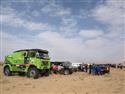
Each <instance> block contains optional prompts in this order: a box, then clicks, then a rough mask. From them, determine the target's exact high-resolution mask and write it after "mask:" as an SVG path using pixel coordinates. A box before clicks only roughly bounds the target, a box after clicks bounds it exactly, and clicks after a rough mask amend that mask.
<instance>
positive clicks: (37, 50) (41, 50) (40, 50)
mask: <svg viewBox="0 0 125 94" xmlns="http://www.w3.org/2000/svg"><path fill="white" fill-rule="evenodd" d="M21 51H36V52H44V53H48V51H47V50H43V49H22V50H17V51H14V52H21Z"/></svg>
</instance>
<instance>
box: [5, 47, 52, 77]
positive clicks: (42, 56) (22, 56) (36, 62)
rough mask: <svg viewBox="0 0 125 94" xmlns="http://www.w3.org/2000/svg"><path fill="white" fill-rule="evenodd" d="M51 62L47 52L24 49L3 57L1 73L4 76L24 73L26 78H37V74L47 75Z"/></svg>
mask: <svg viewBox="0 0 125 94" xmlns="http://www.w3.org/2000/svg"><path fill="white" fill-rule="evenodd" d="M50 68H51V62H50V58H49V55H48V51H47V50H42V49H24V50H18V51H14V52H13V53H11V54H10V55H8V56H6V57H5V61H4V68H3V72H4V74H5V75H6V76H10V75H12V73H15V72H17V73H21V74H22V73H24V74H26V75H27V77H32V78H38V77H39V74H45V75H46V76H48V75H49V71H50Z"/></svg>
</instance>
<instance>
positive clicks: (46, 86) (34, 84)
mask: <svg viewBox="0 0 125 94" xmlns="http://www.w3.org/2000/svg"><path fill="white" fill-rule="evenodd" d="M0 72H1V74H0V77H1V79H0V88H1V94H125V69H123V70H121V69H111V73H110V74H105V75H103V76H93V75H89V74H87V73H84V72H75V73H73V74H72V75H59V74H58V75H56V74H52V75H50V76H48V77H40V78H39V79H32V78H27V77H22V76H17V75H16V76H10V77H5V76H4V75H3V73H2V68H0Z"/></svg>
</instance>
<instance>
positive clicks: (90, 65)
mask: <svg viewBox="0 0 125 94" xmlns="http://www.w3.org/2000/svg"><path fill="white" fill-rule="evenodd" d="M91 67H92V65H91V64H90V65H89V74H91Z"/></svg>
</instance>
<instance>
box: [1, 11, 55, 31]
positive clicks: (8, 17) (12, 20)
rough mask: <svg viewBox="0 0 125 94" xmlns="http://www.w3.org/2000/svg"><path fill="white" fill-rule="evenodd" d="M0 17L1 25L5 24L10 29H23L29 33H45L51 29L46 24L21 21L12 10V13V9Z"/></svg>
mask: <svg viewBox="0 0 125 94" xmlns="http://www.w3.org/2000/svg"><path fill="white" fill-rule="evenodd" d="M4 10H5V9H4ZM2 11H3V10H2ZM0 17H1V20H0V21H1V23H2V24H6V25H9V26H12V27H24V28H26V29H28V30H29V31H37V30H44V31H47V30H51V29H52V28H53V27H52V26H49V25H48V24H46V23H42V22H40V23H36V22H32V21H27V20H24V19H21V18H20V17H18V16H17V14H16V12H14V10H13V11H12V9H11V10H8V11H7V12H6V13H3V14H1V15H0Z"/></svg>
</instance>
